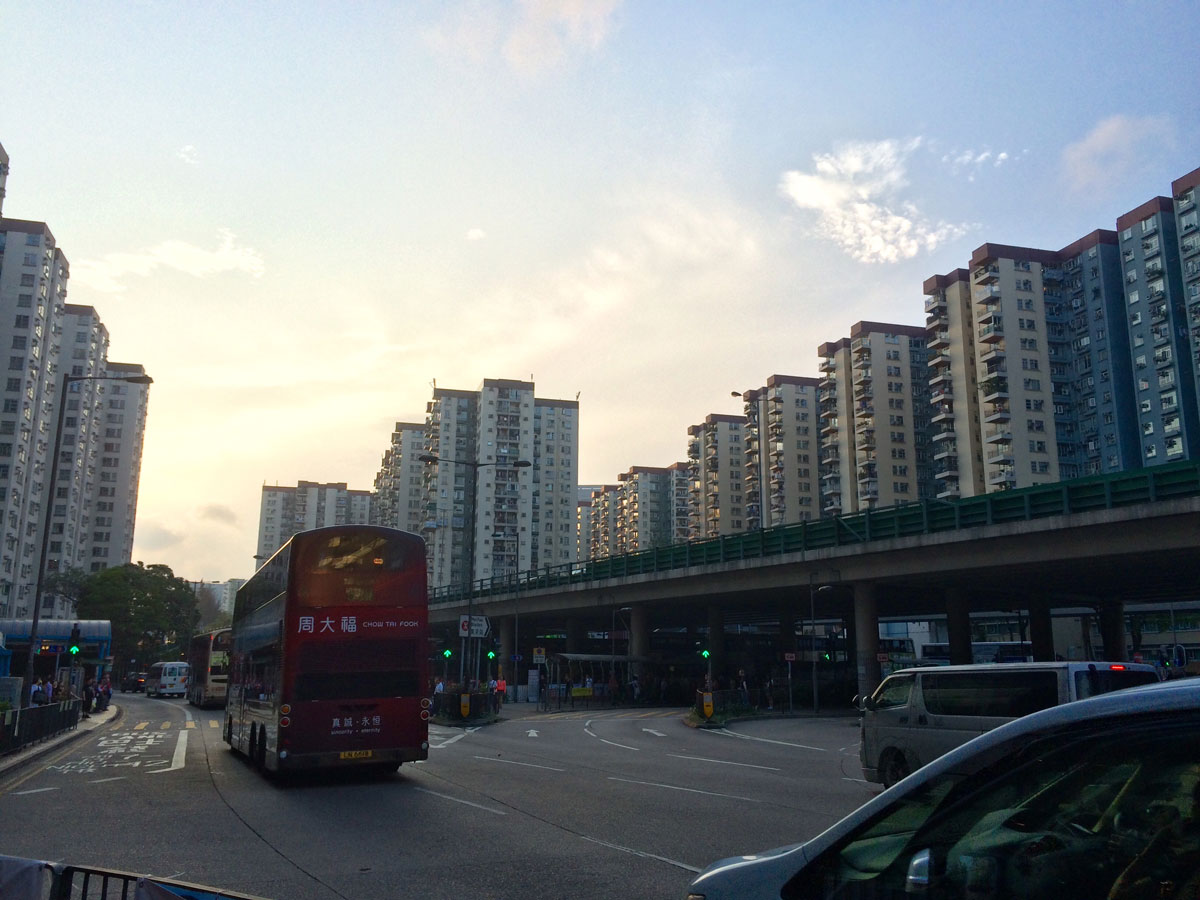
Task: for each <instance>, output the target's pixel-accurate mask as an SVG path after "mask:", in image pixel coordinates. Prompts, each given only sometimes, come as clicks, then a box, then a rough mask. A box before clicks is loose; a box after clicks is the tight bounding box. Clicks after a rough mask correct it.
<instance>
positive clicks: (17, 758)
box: [0, 703, 122, 777]
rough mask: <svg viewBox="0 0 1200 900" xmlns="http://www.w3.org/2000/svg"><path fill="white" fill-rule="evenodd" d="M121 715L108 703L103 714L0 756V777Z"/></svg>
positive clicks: (88, 718)
mask: <svg viewBox="0 0 1200 900" xmlns="http://www.w3.org/2000/svg"><path fill="white" fill-rule="evenodd" d="M121 714H122V711H121V707H119V706H117V705H116V704H114V703H109V705H108V709H106V710H104V712H94V713H92V714H91V715H90V716H88V717H87V718H86V719H83V718H81V719H80V720H79V724H78V725H77V726H76V727H74V728H71V729H68V730H67V731H63V732H61V733H59V734H56V735H55V736H54V737H52V738H46V740H44V741H41V742H39V743H36V744H30V745H29V746H27V747H22V748H21V749H20V750H14V751H13V752H12V753H9V754H7V755H5V756H0V777H3V776H4V775H7V774H8V773H9V772H12V771H14V770H16V769H20V768H21V767H23V766H26V765H29V764H30V763H33V762H35V761H36V760H38V759H39V758H41V757H43V756H45V755H47V754H48V753H49V752H50V751H51V750H56V749H58V748H59V747H62V746H63V745H64V744H70V743H72V742H74V741H77V740H79V739H80V738H82V737H84V736H85V735H87V734H90V733H91V732H93V731H95V730H96V729H97V728H100V727H101V726H103V725H107V724H108V723H109V722H112V721H115V720H117V719H119V718H120V717H121Z"/></svg>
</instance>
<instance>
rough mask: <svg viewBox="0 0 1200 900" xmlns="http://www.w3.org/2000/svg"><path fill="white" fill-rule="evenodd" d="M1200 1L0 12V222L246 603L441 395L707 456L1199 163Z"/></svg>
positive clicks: (605, 458)
mask: <svg viewBox="0 0 1200 900" xmlns="http://www.w3.org/2000/svg"><path fill="white" fill-rule="evenodd" d="M1198 26H1200V4H1198V3H1196V2H1194V0H1189V2H1176V3H1172V2H1139V3H1102V2H1101V3H1097V2H1095V0H1091V2H1080V3H1053V2H1045V0H1037V2H1028V3H1025V2H1005V3H975V2H965V3H941V2H939V3H934V2H929V3H869V2H863V3H851V4H847V3H827V4H818V3H800V2H795V3H771V2H754V3H712V2H710V3H700V2H687V3H684V2H678V3H675V2H671V3H668V2H643V3H622V2H619V0H561V2H551V0H526V2H515V3H513V2H508V3H501V2H488V3H485V2H479V3H454V2H442V0H439V2H411V3H369V2H354V3H333V2H330V3H307V2H290V3H266V2H263V3H253V4H248V3H241V2H238V3H203V2H195V3H186V4H185V3H165V2H164V3H147V2H129V0H125V2H121V3H107V2H99V0H97V2H89V3H86V4H83V3H78V4H57V3H37V2H20V3H18V2H11V0H0V144H3V145H4V147H5V149H6V150H7V151H8V153H9V155H10V156H11V158H12V164H11V173H10V176H9V179H8V197H7V200H6V201H5V207H4V211H5V214H6V215H7V216H9V217H13V218H26V219H36V220H40V221H45V222H47V223H48V224H49V225H50V228H51V230H52V231H53V232H54V234H55V236H56V238H57V239H58V243H59V246H60V247H61V248H62V249H63V250H64V252H65V253H66V255H67V258H68V259H69V260H70V262H71V281H70V291H69V297H68V299H69V301H70V302H72V303H78V304H87V305H91V306H94V307H96V309H97V310H98V311H99V313H100V316H101V318H102V320H103V321H104V323H105V324H106V325H107V327H108V329H109V332H110V334H111V336H112V346H111V351H110V354H109V358H110V359H111V360H114V361H120V362H136V363H142V364H144V365H145V366H146V368H147V370H148V372H149V373H150V374H151V375H152V376H153V377H154V379H155V384H154V387H153V388H152V389H151V396H150V416H149V423H148V427H147V432H146V445H145V457H144V461H143V467H142V481H141V497H140V503H139V509H138V520H137V540H136V544H135V549H134V558H135V559H140V560H143V561H145V562H147V563H151V562H161V563H166V564H168V565H170V566H171V567H172V568H173V569H174V570H175V572H176V574H178V575H180V576H183V577H185V578H191V579H198V578H204V579H208V580H223V579H225V578H229V577H245V576H247V575H248V574H249V573H250V571H251V568H252V565H253V564H252V559H251V558H252V556H253V554H254V552H255V540H256V534H257V527H258V508H259V497H260V491H261V486H262V485H263V484H264V483H268V484H276V483H278V484H282V485H294V484H295V483H296V482H297V481H298V480H300V479H307V480H314V481H322V482H325V481H345V482H348V483H349V485H350V486H351V487H353V488H360V489H369V488H370V487H371V485H372V482H373V478H374V475H375V472H376V470H377V469H378V467H379V462H380V458H381V456H382V454H383V452H384V450H385V449H386V448H387V446H388V439H389V435H390V433H391V430H392V425H393V423H394V422H396V421H421V420H422V419H423V416H424V408H425V403H426V401H427V400H428V399H429V397H430V393H431V389H430V382H431V381H432V380H433V379H436V380H437V383H438V385H439V386H441V387H452V388H463V389H469V390H473V389H475V388H477V387H478V386H479V384H480V382H481V381H482V380H483V379H484V378H519V379H529V378H532V379H533V380H534V381H535V382H536V388H537V394H538V396H539V397H546V398H567V399H570V398H573V397H575V395H576V394H577V393H578V394H579V401H580V410H581V413H580V419H581V432H582V435H581V440H580V452H579V457H580V480H581V482H583V483H603V482H612V481H614V480H615V478H616V475H617V474H618V473H619V472H623V471H625V470H626V469H628V468H629V466H631V465H653V466H659V465H668V464H670V463H672V462H674V461H676V460H679V459H684V458H686V428H687V426H689V425H692V424H695V423H698V422H700V421H702V420H703V418H704V416H706V415H708V414H709V413H714V412H716V413H740V412H741V403H740V401H738V400H734V399H733V398H731V397H730V391H732V390H739V391H740V390H745V389H748V388H752V387H756V386H759V385H761V384H763V383H764V382H765V380H766V378H767V377H768V376H769V375H771V374H773V373H781V374H790V375H816V374H817V357H816V347H817V345H818V344H819V343H821V342H822V341H827V340H833V339H836V338H838V337H841V336H843V335H845V334H847V333H848V331H849V328H850V326H851V324H853V323H854V322H856V321H858V320H861V319H867V320H882V321H896V322H902V323H906V324H924V314H923V301H924V297H923V295H922V293H921V283H922V281H923V280H924V279H925V278H927V277H928V276H930V275H933V274H939V273H943V272H947V271H950V270H951V269H954V268H957V267H959V266H965V265H966V264H967V262H968V259H969V257H970V253H971V251H972V250H973V249H974V248H976V247H977V246H979V245H980V244H982V243H984V242H985V241H992V242H998V243H1011V244H1021V245H1027V246H1037V247H1045V248H1048V249H1059V248H1061V247H1064V246H1065V245H1067V244H1069V243H1071V242H1072V241H1074V240H1076V239H1077V238H1079V237H1082V236H1083V235H1085V234H1087V233H1089V232H1091V231H1092V230H1094V229H1096V228H1113V227H1114V225H1115V220H1116V217H1117V216H1118V215H1120V214H1122V213H1124V212H1126V211H1128V210H1129V209H1131V208H1133V207H1134V206H1137V205H1138V204H1140V203H1142V202H1144V201H1145V200H1148V199H1150V198H1151V197H1153V196H1155V195H1158V194H1165V193H1168V192H1169V190H1170V182H1171V180H1172V179H1175V178H1178V177H1180V176H1181V175H1183V174H1185V173H1187V172H1189V171H1191V170H1192V169H1194V168H1196V167H1197V166H1200V140H1198V138H1200V109H1198V98H1200V90H1198V89H1200V58H1198V57H1197V56H1196V52H1195V37H1196V34H1197V33H1198V32H1200V28H1198Z"/></svg>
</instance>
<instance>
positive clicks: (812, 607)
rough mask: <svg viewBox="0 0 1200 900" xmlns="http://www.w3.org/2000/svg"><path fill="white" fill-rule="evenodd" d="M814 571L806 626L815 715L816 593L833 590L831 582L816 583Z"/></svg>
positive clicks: (817, 709)
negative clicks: (807, 628) (810, 655)
mask: <svg viewBox="0 0 1200 900" xmlns="http://www.w3.org/2000/svg"><path fill="white" fill-rule="evenodd" d="M816 574H817V573H816V572H809V573H808V623H809V625H808V627H809V631H810V636H809V640H810V648H811V652H812V694H813V715H814V716H815V715H817V714H818V713H820V711H821V699H820V697H821V695H820V692H819V690H818V688H817V594H819V593H829V592H830V591H832V590H833V585H832V584H822V585H820V586H818V585H817V582H816Z"/></svg>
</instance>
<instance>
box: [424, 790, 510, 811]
mask: <svg viewBox="0 0 1200 900" xmlns="http://www.w3.org/2000/svg"><path fill="white" fill-rule="evenodd" d="M417 790H418V791H420V792H421V793H422V794H433V796H435V797H441V798H442V799H443V800H450V801H452V802H454V803H461V804H463V805H464V806H473V807H475V808H476V809H482V810H483V811H484V812H490V813H492V814H493V815H497V816H507V815H508V813H506V812H505V811H504V810H502V809H491V808H490V807H487V806H480V805H479V804H478V803H472V802H471V801H470V800H460V799H458V797H451V796H450V795H449V794H439V793H438V792H437V791H431V790H429V789H427V788H417Z"/></svg>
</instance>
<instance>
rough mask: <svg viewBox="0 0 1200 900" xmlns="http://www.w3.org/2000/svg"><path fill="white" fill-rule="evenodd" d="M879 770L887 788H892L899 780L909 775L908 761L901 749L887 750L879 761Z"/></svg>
mask: <svg viewBox="0 0 1200 900" xmlns="http://www.w3.org/2000/svg"><path fill="white" fill-rule="evenodd" d="M879 770H880V774H881V775H882V776H883V786H884V787H885V788H890V787H891V786H892V785H893V784H895V783H896V782H897V781H901V780H903V779H904V778H907V777H908V763H907V762H906V761H905V759H904V754H903V753H901V752H900V751H899V750H889V751H887V752H886V753H885V754H884V755H883V759H882V760H881V761H880V763H879Z"/></svg>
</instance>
